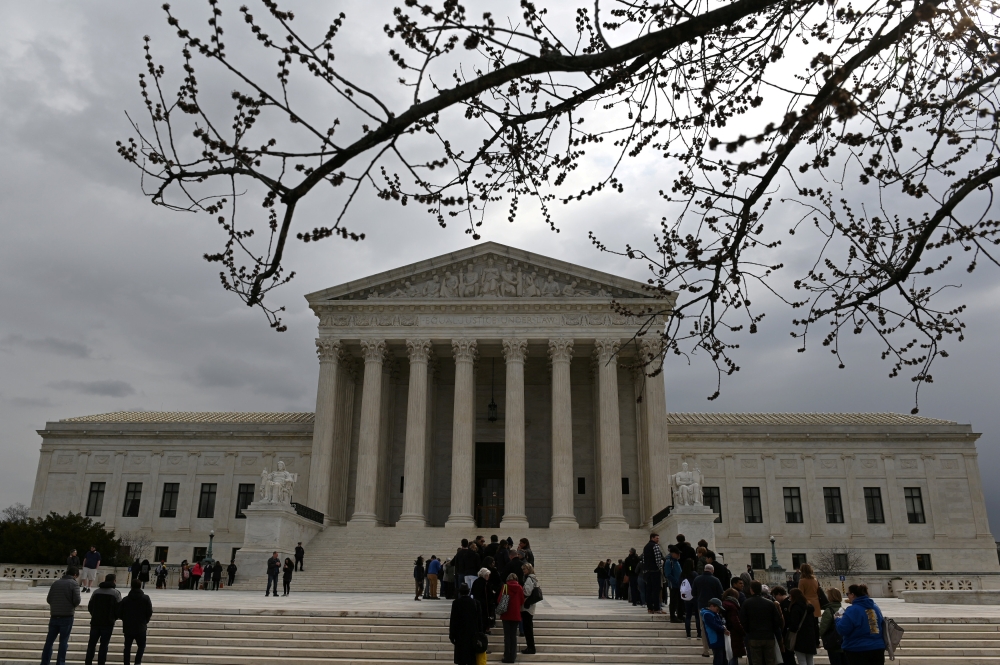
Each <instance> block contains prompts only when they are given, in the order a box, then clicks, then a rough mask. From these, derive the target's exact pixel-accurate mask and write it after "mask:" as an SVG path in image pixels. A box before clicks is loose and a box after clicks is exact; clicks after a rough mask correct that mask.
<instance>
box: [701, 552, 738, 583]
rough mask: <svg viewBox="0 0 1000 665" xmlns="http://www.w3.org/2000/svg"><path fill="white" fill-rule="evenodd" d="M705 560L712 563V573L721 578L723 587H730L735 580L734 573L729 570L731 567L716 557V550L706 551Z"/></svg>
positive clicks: (720, 581)
mask: <svg viewBox="0 0 1000 665" xmlns="http://www.w3.org/2000/svg"><path fill="white" fill-rule="evenodd" d="M705 560H706V561H707V562H708V563H710V564H712V571H713V572H712V574H713V575H715V577H716V578H718V580H719V584H721V585H722V588H723V589H728V588H729V586H730V585H731V583H732V580H733V574H732V573H730V572H729V568H727V567H726V564H724V563H721V562H719V561H718V560H717V559H716V556H715V552H713V551H711V550H709V551H708V552H706V553H705Z"/></svg>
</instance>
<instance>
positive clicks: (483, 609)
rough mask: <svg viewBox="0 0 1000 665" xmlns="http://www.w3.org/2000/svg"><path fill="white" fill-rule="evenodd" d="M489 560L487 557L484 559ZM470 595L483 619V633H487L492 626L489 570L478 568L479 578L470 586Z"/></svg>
mask: <svg viewBox="0 0 1000 665" xmlns="http://www.w3.org/2000/svg"><path fill="white" fill-rule="evenodd" d="M486 558H487V559H489V557H486ZM469 593H470V595H471V596H472V597H473V598H474V599H475V600H476V602H477V603H478V604H479V612H480V614H481V615H482V617H483V632H484V633H489V632H490V627H491V625H492V623H493V622H492V620H491V619H490V602H489V595H490V570H489V568H485V567H483V568H480V569H479V576H478V577H477V578H476V581H475V583H473V585H472V589H471V590H470V592H469Z"/></svg>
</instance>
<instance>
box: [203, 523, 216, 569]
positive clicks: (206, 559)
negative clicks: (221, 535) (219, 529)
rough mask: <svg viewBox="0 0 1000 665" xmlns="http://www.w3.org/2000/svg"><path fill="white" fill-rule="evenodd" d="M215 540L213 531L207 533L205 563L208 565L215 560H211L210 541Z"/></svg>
mask: <svg viewBox="0 0 1000 665" xmlns="http://www.w3.org/2000/svg"><path fill="white" fill-rule="evenodd" d="M213 540H215V529H212V530H211V531H209V532H208V551H207V552H205V561H207V562H208V563H213V562H214V561H215V559H213V558H212V541H213Z"/></svg>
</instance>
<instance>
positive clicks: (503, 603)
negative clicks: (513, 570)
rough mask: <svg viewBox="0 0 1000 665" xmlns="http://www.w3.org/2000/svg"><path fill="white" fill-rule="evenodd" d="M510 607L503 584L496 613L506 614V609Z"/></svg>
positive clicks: (508, 596) (508, 597)
mask: <svg viewBox="0 0 1000 665" xmlns="http://www.w3.org/2000/svg"><path fill="white" fill-rule="evenodd" d="M509 607H510V594H509V593H507V585H506V584H504V585H503V589H501V590H500V600H498V601H497V615H500V614H506V613H507V609H508V608H509Z"/></svg>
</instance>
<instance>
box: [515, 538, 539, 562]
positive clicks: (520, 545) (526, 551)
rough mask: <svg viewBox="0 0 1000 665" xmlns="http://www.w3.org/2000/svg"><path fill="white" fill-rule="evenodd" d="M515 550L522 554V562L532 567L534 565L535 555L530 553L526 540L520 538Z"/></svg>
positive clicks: (529, 546)
mask: <svg viewBox="0 0 1000 665" xmlns="http://www.w3.org/2000/svg"><path fill="white" fill-rule="evenodd" d="M517 549H518V550H520V551H522V552H524V560H525V561H527V562H528V563H530V564H531V565H532V566H534V565H535V554H534V553H533V552H532V551H531V545H530V544H528V539H527V538H522V539H521V540H520V541H519V542H518V543H517Z"/></svg>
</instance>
